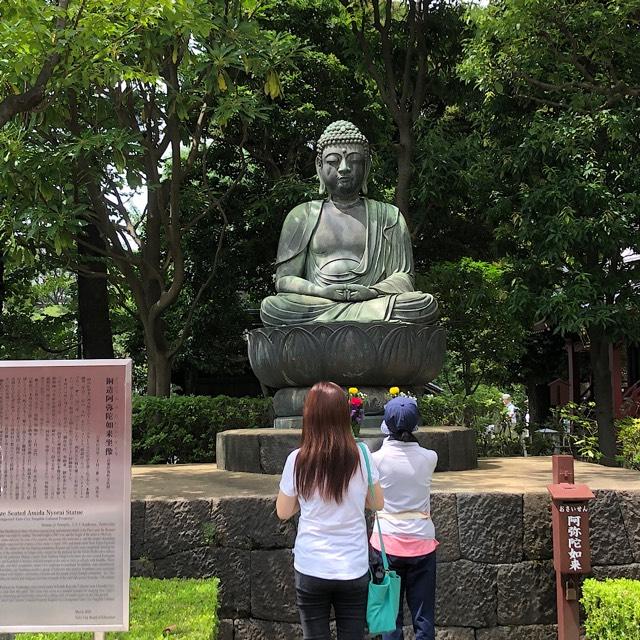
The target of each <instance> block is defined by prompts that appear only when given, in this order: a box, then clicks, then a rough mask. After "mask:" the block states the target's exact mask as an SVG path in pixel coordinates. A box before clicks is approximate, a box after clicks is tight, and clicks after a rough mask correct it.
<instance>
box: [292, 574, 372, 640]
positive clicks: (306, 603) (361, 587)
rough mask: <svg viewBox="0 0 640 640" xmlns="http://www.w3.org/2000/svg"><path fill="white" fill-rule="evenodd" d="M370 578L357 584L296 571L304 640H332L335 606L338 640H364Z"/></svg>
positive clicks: (297, 601) (362, 579) (358, 579)
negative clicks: (330, 629)
mask: <svg viewBox="0 0 640 640" xmlns="http://www.w3.org/2000/svg"><path fill="white" fill-rule="evenodd" d="M368 591H369V574H368V573H366V574H365V575H363V576H362V577H361V578H356V579H355V580H325V579H324V578H315V577H314V576H307V575H305V574H304V573H299V572H298V571H296V603H297V605H298V610H299V612H300V622H301V623H302V633H303V635H304V640H330V638H331V633H330V631H329V617H330V615H331V606H333V611H334V613H335V616H336V630H337V632H338V640H363V639H364V628H365V623H366V618H367V593H368Z"/></svg>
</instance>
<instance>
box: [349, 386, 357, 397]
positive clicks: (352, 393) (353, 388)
mask: <svg viewBox="0 0 640 640" xmlns="http://www.w3.org/2000/svg"><path fill="white" fill-rule="evenodd" d="M356 393H358V387H349V395H351V396H355V395H356Z"/></svg>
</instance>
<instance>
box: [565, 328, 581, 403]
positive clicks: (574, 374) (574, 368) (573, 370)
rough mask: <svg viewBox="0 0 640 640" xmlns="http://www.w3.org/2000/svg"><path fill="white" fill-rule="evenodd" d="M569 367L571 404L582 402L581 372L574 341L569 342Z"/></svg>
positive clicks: (567, 344)
mask: <svg viewBox="0 0 640 640" xmlns="http://www.w3.org/2000/svg"><path fill="white" fill-rule="evenodd" d="M565 348H566V350H567V365H568V371H569V402H576V403H577V402H580V370H579V368H578V360H577V358H576V350H575V347H574V344H573V340H567V342H566V346H565Z"/></svg>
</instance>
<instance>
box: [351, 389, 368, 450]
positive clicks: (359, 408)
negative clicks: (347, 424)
mask: <svg viewBox="0 0 640 640" xmlns="http://www.w3.org/2000/svg"><path fill="white" fill-rule="evenodd" d="M366 397H367V394H366V393H362V392H361V391H358V388H357V387H349V409H350V411H351V430H352V431H353V437H354V438H357V437H358V436H359V435H360V427H361V426H362V421H363V420H364V400H365V398H366Z"/></svg>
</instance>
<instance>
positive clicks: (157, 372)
mask: <svg viewBox="0 0 640 640" xmlns="http://www.w3.org/2000/svg"><path fill="white" fill-rule="evenodd" d="M147 359H148V362H149V366H148V371H147V395H148V396H161V397H169V396H170V395H171V364H172V363H171V360H170V358H168V357H167V355H166V353H163V352H162V351H159V350H158V349H155V350H154V351H152V350H151V349H150V348H149V347H148V346H147Z"/></svg>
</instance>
